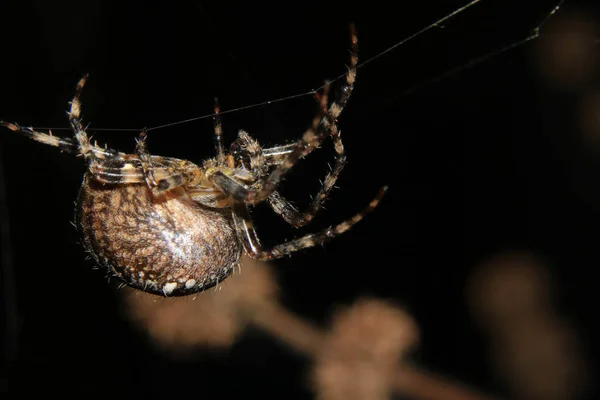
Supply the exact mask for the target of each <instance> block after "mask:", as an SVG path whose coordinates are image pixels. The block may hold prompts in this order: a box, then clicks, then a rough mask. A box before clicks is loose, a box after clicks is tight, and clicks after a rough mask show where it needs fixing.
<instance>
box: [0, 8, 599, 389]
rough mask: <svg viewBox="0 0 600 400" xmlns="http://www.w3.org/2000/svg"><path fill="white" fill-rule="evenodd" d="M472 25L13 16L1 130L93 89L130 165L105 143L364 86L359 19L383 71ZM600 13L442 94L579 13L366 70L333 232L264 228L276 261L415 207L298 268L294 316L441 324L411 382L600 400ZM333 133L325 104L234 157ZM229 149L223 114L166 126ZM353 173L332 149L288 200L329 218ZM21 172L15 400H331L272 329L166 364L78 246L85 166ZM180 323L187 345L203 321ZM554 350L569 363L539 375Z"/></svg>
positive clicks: (6, 22) (6, 315) (6, 235)
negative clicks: (48, 396) (335, 173)
mask: <svg viewBox="0 0 600 400" xmlns="http://www.w3.org/2000/svg"><path fill="white" fill-rule="evenodd" d="M465 3H466V2H460V1H429V2H426V3H423V2H420V3H419V2H416V1H413V2H404V3H403V4H402V5H401V6H398V5H395V6H393V7H392V6H391V5H388V4H386V3H384V2H364V3H363V4H358V5H350V4H348V3H346V2H335V1H332V2H326V3H323V2H302V3H298V4H293V5H291V4H284V3H281V4H279V5H267V4H259V3H254V2H246V3H245V4H242V5H239V4H232V3H226V2H221V3H219V2H201V1H180V2H142V1H131V2H125V3H123V2H111V1H97V0H91V1H86V2H75V1H59V2H43V1H18V2H17V1H14V2H13V1H3V2H2V3H0V16H1V18H0V19H1V23H0V52H1V56H0V57H1V59H2V60H1V61H2V62H1V64H0V69H1V72H2V73H0V118H2V119H4V120H7V121H15V122H19V123H20V124H22V125H32V126H37V127H67V119H66V115H65V111H66V109H67V107H68V101H69V100H70V99H71V97H72V95H73V91H74V87H75V84H76V82H77V80H78V79H79V78H80V77H81V76H82V74H84V73H89V74H90V80H89V81H88V84H87V86H86V88H85V90H84V94H83V98H82V100H83V109H84V111H83V114H84V118H85V121H86V122H87V123H89V124H90V128H89V130H88V132H89V133H91V134H93V136H94V138H95V139H96V140H98V142H99V143H108V145H109V147H112V148H115V149H119V150H122V151H126V152H131V151H133V149H134V144H135V142H134V137H135V136H136V135H137V133H136V132H128V131H124V132H118V131H116V132H105V131H98V132H95V131H94V128H133V129H140V128H142V127H154V126H158V125H162V124H167V123H170V122H176V121H180V120H184V119H188V118H193V117H197V116H202V115H207V114H210V113H211V112H212V107H213V99H214V97H215V96H217V97H218V98H219V100H220V103H221V107H222V110H223V111H226V110H228V109H234V108H237V107H243V106H247V105H249V104H254V103H259V102H264V101H268V100H273V99H278V98H281V97H285V96H289V95H293V94H298V93H303V92H307V91H309V90H311V89H313V88H316V87H319V86H321V85H322V84H323V82H324V80H325V79H332V78H335V77H337V76H339V75H341V74H343V73H344V72H345V70H346V69H345V65H346V64H347V63H348V60H349V54H348V49H349V47H350V42H349V24H350V23H351V22H354V23H355V24H356V27H357V31H358V38H359V59H360V60H361V61H364V60H367V59H369V58H371V57H373V56H375V55H377V54H378V53H380V52H381V51H383V50H385V49H387V48H389V47H390V46H392V45H394V44H396V43H397V42H399V41H400V40H402V39H403V38H405V37H407V36H409V35H411V34H413V33H415V32H417V31H418V30H420V29H421V28H423V27H425V26H427V25H429V24H430V23H432V22H434V21H435V20H437V19H439V18H441V17H443V16H445V15H447V14H449V13H450V12H452V11H454V10H455V9H456V8H458V7H460V6H462V5H464V4H465ZM594 3H595V2H592V1H588V2H586V1H580V0H573V1H569V2H567V3H566V4H565V5H564V7H562V8H561V9H560V11H559V12H558V13H557V14H556V15H555V16H554V17H553V18H552V19H550V20H549V21H548V22H547V23H546V24H545V25H544V26H543V28H542V30H541V36H540V38H539V39H537V40H534V41H531V42H529V43H528V44H525V45H523V46H520V47H518V48H516V49H514V50H511V51H510V52H506V53H504V54H502V55H499V56H496V57H493V58H491V59H489V60H487V61H485V62H482V63H480V64H478V65H476V66H474V67H473V68H470V69H467V70H464V71H462V72H460V73H458V74H454V75H452V76H450V77H448V78H445V79H442V80H440V81H436V82H432V83H430V84H428V82H430V81H431V80H432V79H434V80H435V78H436V77H438V76H442V75H444V74H445V73H447V72H448V71H451V70H452V69H453V68H456V67H458V66H461V65H464V64H465V63H467V62H469V61H470V60H473V59H476V58H478V57H479V56H482V55H485V54H488V53H489V52H491V51H494V50H496V49H499V48H502V47H504V46H506V45H509V44H511V43H515V42H518V41H520V40H522V39H524V38H526V37H528V36H529V35H530V34H531V31H532V29H533V28H535V27H536V26H537V25H538V24H539V23H541V22H542V21H543V20H544V18H545V17H546V16H547V14H548V13H549V12H550V11H551V10H552V8H553V7H554V6H555V5H556V2H555V1H552V0H549V1H546V0H544V1H542V0H538V1H529V2H527V3H526V5H525V4H524V3H523V2H520V1H516V0H514V1H513V0H510V1H502V2H498V1H496V2H494V1H485V0H484V1H481V3H480V4H477V5H476V6H473V7H472V8H470V9H469V10H467V11H465V12H464V13H462V14H460V15H459V16H457V17H455V18H453V19H452V20H450V21H448V22H447V23H445V24H443V26H440V27H439V28H436V29H433V30H431V31H429V32H427V33H425V34H423V35H422V36H419V37H418V38H416V39H415V40H413V41H411V42H409V43H407V44H404V45H402V46H400V47H398V48H396V49H394V50H393V51H392V52H389V53H387V54H385V55H384V56H382V57H380V58H378V59H376V60H374V61H372V62H370V63H369V64H367V65H365V66H364V68H361V69H359V71H358V77H357V83H356V88H355V92H354V94H353V96H352V98H351V100H350V102H349V104H348V106H347V108H346V110H345V111H344V113H343V114H342V116H341V118H340V123H339V125H340V128H341V130H342V135H343V139H344V144H345V147H346V151H347V155H348V165H347V167H346V169H345V170H344V172H343V174H342V176H341V177H340V179H339V181H338V186H339V187H340V188H339V190H336V191H334V193H333V195H332V197H331V199H330V201H329V202H328V203H327V210H326V211H323V212H322V213H320V215H319V217H318V218H317V219H315V221H314V223H313V224H312V226H310V227H307V228H306V229H302V230H300V231H296V230H294V229H293V228H290V227H288V226H286V224H285V223H284V222H282V221H281V220H280V219H279V218H278V217H277V216H275V215H274V214H273V213H272V212H271V211H270V210H269V209H268V207H262V206H259V207H257V208H256V209H255V210H254V214H253V215H254V218H255V223H256V226H257V229H258V231H259V234H260V235H261V237H262V238H263V242H264V243H266V244H269V243H270V244H274V243H278V242H281V241H283V240H284V239H289V238H292V237H294V236H296V235H300V234H302V233H307V232H311V231H314V230H317V229H322V228H324V227H327V226H329V225H332V224H334V223H336V222H338V221H341V220H343V219H345V218H347V217H349V216H351V215H352V214H353V213H355V212H356V211H358V210H360V209H361V208H362V207H363V206H364V205H365V204H366V203H368V202H369V201H370V199H371V198H372V197H373V196H374V195H375V193H376V192H377V190H378V188H379V187H380V186H382V185H384V184H389V185H390V190H389V192H388V195H387V196H386V197H385V199H384V201H383V202H382V203H381V205H380V207H379V209H378V210H377V211H376V212H375V213H373V214H372V215H370V216H369V217H368V218H366V219H365V220H364V221H363V222H361V223H360V224H359V225H357V226H356V227H355V228H353V229H352V230H351V231H349V232H347V233H346V234H344V235H343V236H341V237H339V238H337V239H336V240H334V241H333V242H331V243H329V244H328V245H326V246H325V247H324V248H316V249H311V250H307V251H303V252H300V253H298V254H296V255H295V256H294V257H292V258H289V259H288V258H286V259H283V260H280V261H277V262H275V263H273V264H274V265H273V271H274V274H275V278H274V279H276V280H277V282H278V285H279V300H280V302H281V304H282V305H283V306H285V308H286V309H287V310H289V311H290V312H293V313H294V314H295V315H298V316H301V317H302V318H303V319H304V320H307V321H310V322H312V323H314V324H317V325H321V326H323V327H326V326H327V324H328V323H329V321H330V320H331V318H332V315H334V314H335V312H336V310H338V309H339V308H340V307H344V306H348V305H351V304H353V303H354V302H355V301H356V300H357V299H358V298H360V297H362V296H370V297H375V298H381V299H386V300H389V301H392V302H394V303H395V304H399V305H401V306H402V307H403V309H404V310H406V312H407V313H408V314H410V315H411V317H412V318H413V319H414V322H415V324H416V326H418V330H419V332H420V333H419V335H420V336H419V343H420V344H419V346H418V347H417V348H416V349H415V350H413V351H412V353H411V355H410V358H409V360H410V363H411V364H412V365H417V366H419V367H421V368H425V369H427V370H431V371H433V372H435V373H438V374H440V375H442V376H445V377H447V378H449V379H452V380H456V381H459V382H462V383H463V384H465V385H467V386H469V387H472V388H474V389H477V390H481V391H483V392H486V393H490V394H494V395H497V396H499V397H507V398H509V397H514V398H531V399H535V398H546V399H548V398H551V397H544V396H545V395H544V394H543V393H555V394H557V396H556V397H554V398H557V399H561V398H562V399H592V398H596V397H597V395H598V388H597V387H596V386H595V385H594V379H592V378H590V377H593V376H594V375H595V374H596V373H597V368H598V364H597V361H596V360H598V352H599V344H600V343H599V342H598V340H597V338H598V337H599V336H600V332H599V331H598V327H597V324H595V322H596V320H597V315H598V313H597V307H598V304H600V302H599V301H600V298H599V295H598V283H597V282H596V281H595V279H594V278H593V276H595V275H594V271H595V270H596V269H597V266H598V265H599V264H600V247H599V245H598V244H599V243H600V79H599V78H600V64H599V63H598V49H599V47H598V37H599V35H598V26H599V22H600V16H599V14H598V12H599V7H598V5H597V4H594ZM398 7H400V9H401V12H398V11H396V8H398ZM338 87H339V82H338V85H334V86H333V87H332V91H333V93H335V91H336V89H337V88H338ZM315 112H316V106H315V102H314V100H313V99H312V98H311V96H304V97H301V98H298V99H293V100H288V101H283V102H278V103H275V104H271V105H263V106H260V107H255V108H249V109H246V110H243V111H236V112H232V113H228V114H224V115H223V125H224V130H225V138H226V140H227V141H229V142H230V141H233V140H234V139H235V138H236V135H237V131H238V130H239V129H244V130H246V131H248V132H249V133H250V134H251V135H252V136H253V137H255V138H256V139H258V140H259V142H260V143H261V144H263V146H269V145H275V144H282V143H289V142H291V141H293V140H295V139H297V138H298V137H300V135H301V134H302V133H303V132H304V130H305V129H306V128H307V127H308V126H309V124H310V122H311V121H312V118H313V116H314V114H315ZM53 132H54V134H56V135H69V134H70V132H69V131H62V130H54V131H53ZM212 132H213V127H212V119H211V118H206V119H202V120H198V121H195V122H192V123H186V124H180V125H177V126H173V127H169V128H164V129H158V130H155V131H152V132H150V134H149V139H148V146H149V150H150V152H151V153H153V154H157V155H163V156H172V157H178V158H182V159H188V160H191V161H194V162H200V161H201V160H202V159H204V158H206V157H211V156H212V155H213V152H214V149H213V144H212V143H213V142H212V139H213V138H212ZM333 154H334V152H333V151H332V149H331V146H329V145H328V144H326V145H324V146H323V150H322V151H319V152H315V153H313V154H312V155H311V156H310V157H309V158H307V159H306V160H304V161H303V162H302V163H301V164H300V165H299V166H298V168H297V169H296V170H294V172H293V173H292V174H291V175H290V176H289V178H288V179H287V180H286V181H285V183H284V185H283V186H282V193H283V194H284V195H285V196H286V197H289V198H292V199H294V200H295V201H296V204H297V205H298V206H299V207H302V206H303V205H306V204H308V201H309V199H310V197H309V195H310V194H313V193H316V191H317V190H318V188H319V178H322V177H323V176H324V175H325V173H326V171H327V162H328V161H331V160H332V157H333ZM0 156H1V157H2V160H1V164H0V165H1V169H2V176H0V179H1V180H2V181H1V182H0V185H1V190H2V192H3V193H2V194H3V204H2V207H3V210H2V214H1V218H2V228H3V231H2V233H3V237H2V240H3V242H2V285H3V287H2V289H1V290H0V293H1V296H0V297H1V298H2V306H3V308H2V311H1V312H2V325H0V326H2V327H3V330H2V331H1V332H0V333H1V334H2V335H3V338H2V339H3V343H4V348H3V350H2V351H3V353H2V354H3V357H2V361H3V362H2V375H1V376H0V379H1V380H0V385H1V386H0V390H2V391H4V392H5V393H7V394H8V395H10V396H14V397H20V396H22V395H23V394H24V393H27V392H29V391H34V390H38V388H39V387H44V388H45V389H44V390H46V391H47V392H48V393H65V392H73V393H79V394H87V393H107V394H108V393H113V392H118V393H126V394H130V395H137V396H140V397H141V396H148V397H154V396H156V397H159V396H160V397H164V396H167V395H174V394H194V395H202V396H211V395H218V396H219V397H220V398H236V397H238V396H240V395H250V396H259V395H260V396H264V397H280V398H281V397H283V398H290V399H292V398H293V399H296V398H297V399H306V398H313V397H314V393H315V390H314V389H313V388H312V387H311V384H310V379H309V376H310V374H311V370H312V365H313V364H312V361H311V359H310V358H307V357H305V356H303V355H302V354H300V353H299V352H297V351H295V350H294V349H292V348H290V347H289V346H288V345H286V344H285V343H283V342H281V341H278V340H274V339H273V338H272V337H271V336H270V335H268V334H265V333H264V332H263V331H262V330H260V329H255V328H250V329H247V330H245V331H244V332H243V333H240V334H239V335H238V336H237V340H236V341H235V342H233V343H230V344H228V345H227V346H221V347H218V348H215V347H214V346H195V345H194V346H193V347H188V346H187V343H183V344H182V343H179V345H178V344H177V340H174V339H170V340H168V343H167V344H165V343H164V341H162V342H161V338H160V335H159V336H156V335H153V331H152V329H150V328H149V325H148V324H144V323H140V322H139V321H140V318H138V317H139V315H138V317H136V315H137V314H136V313H142V311H140V310H138V309H136V308H135V307H136V306H135V304H134V303H131V302H128V300H127V299H128V297H127V296H123V293H124V291H123V290H119V289H117V286H118V284H117V283H116V282H114V281H112V282H110V283H107V280H106V279H105V273H104V272H103V271H98V270H94V269H93V268H92V267H93V263H92V262H91V261H89V260H86V259H85V253H84V252H83V250H82V248H81V246H80V245H79V244H78V240H79V238H78V236H77V233H76V232H75V230H74V228H73V226H72V225H71V224H70V221H72V220H73V215H74V207H73V202H74V201H75V199H76V197H77V192H78V189H79V185H80V183H81V179H82V175H83V172H84V165H83V163H82V162H81V160H79V159H77V158H75V157H72V156H70V155H65V154H60V152H58V151H57V150H56V149H54V148H50V147H47V146H43V145H41V144H37V143H34V142H33V141H31V140H27V139H24V138H23V137H19V136H17V135H13V134H11V133H10V132H9V131H7V130H2V132H1V133H0ZM218 295H219V293H217V292H214V291H211V292H209V293H208V296H218ZM180 301H181V302H183V304H186V305H190V304H193V303H192V302H193V301H194V300H192V299H189V298H188V299H180ZM156 303H158V304H160V303H161V302H160V301H158V302H155V304H156ZM192 308H193V307H192ZM167 314H169V313H167ZM169 315H173V314H169ZM180 315H181V319H180V320H179V321H177V319H175V320H174V321H168V322H165V324H168V325H175V324H177V323H178V322H181V321H183V320H185V321H188V319H193V318H198V316H199V315H200V318H201V314H200V313H195V312H193V311H192V312H190V313H187V314H185V313H182V314H180ZM132 316H133V317H132ZM141 319H142V320H144V319H143V318H141ZM201 321H202V320H201ZM157 323H158V324H159V325H160V322H157ZM549 332H552V333H556V335H555V336H552V335H551V336H552V337H548V336H547V335H548V333H549ZM557 332H558V333H557ZM536 335H537V336H536ZM545 335H546V336H545ZM192 336H193V335H192ZM535 343H548V344H547V346H542V347H543V348H542V349H541V350H539V352H538V353H536V352H535V351H538V350H535V351H534V349H532V347H535V346H532V345H531V344H535ZM182 349H183V350H182ZM528 351H529V353H528ZM548 354H551V356H548ZM548 365H550V366H557V367H558V368H557V369H555V370H552V368H548V370H545V369H543V368H542V367H543V366H548ZM515 371H516V372H515ZM527 374H531V379H529V380H528V379H527V378H523V377H524V376H529V375H527ZM521 378H522V379H521ZM519 379H521V380H523V381H525V382H521V381H520V380H519ZM539 382H541V383H539ZM556 382H558V383H557V387H556V388H547V387H546V388H542V389H539V390H537V389H536V390H537V391H536V390H533V389H531V388H532V387H537V386H536V385H541V386H544V383H556ZM565 388H566V389H565ZM544 390H546V392H544ZM540 393H542V394H540ZM396 396H398V397H396V398H412V397H410V396H404V397H403V395H402V394H397V395H396Z"/></svg>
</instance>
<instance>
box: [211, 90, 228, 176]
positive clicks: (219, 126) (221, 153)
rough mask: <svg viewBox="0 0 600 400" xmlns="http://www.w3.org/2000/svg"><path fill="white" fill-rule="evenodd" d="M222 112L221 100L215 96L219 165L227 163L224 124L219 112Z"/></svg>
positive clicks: (216, 143)
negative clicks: (224, 145)
mask: <svg viewBox="0 0 600 400" xmlns="http://www.w3.org/2000/svg"><path fill="white" fill-rule="evenodd" d="M220 112H221V107H220V106H219V100H218V99H217V98H216V97H215V114H214V115H215V116H214V118H213V119H214V126H215V148H216V151H217V165H224V164H225V150H224V148H223V125H222V124H221V116H220V115H219V113H220Z"/></svg>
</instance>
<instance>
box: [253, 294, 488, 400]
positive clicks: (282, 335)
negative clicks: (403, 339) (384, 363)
mask: <svg viewBox="0 0 600 400" xmlns="http://www.w3.org/2000/svg"><path fill="white" fill-rule="evenodd" d="M250 321H251V322H252V323H253V324H254V325H256V326H257V327H259V328H261V329H262V330H264V331H266V332H268V333H270V334H271V335H273V336H274V337H276V338H278V339H280V340H282V341H283V342H285V343H287V344H289V345H290V346H292V347H294V348H296V349H298V350H300V351H302V352H303V353H306V354H308V355H312V356H316V355H318V354H319V352H320V351H321V349H322V348H323V346H324V345H325V337H326V336H325V332H323V331H322V330H321V329H319V328H318V327H317V326H316V325H313V324H311V323H309V322H307V321H305V320H304V319H302V318H300V317H299V316H297V315H295V314H294V313H292V312H290V311H288V310H287V309H285V308H284V307H282V306H281V305H279V304H269V305H268V306H264V307H260V308H258V309H254V310H253V312H252V313H251V315H250ZM393 385H394V389H395V390H396V391H398V392H400V393H403V394H405V395H407V396H410V397H411V398H415V399H419V400H493V398H491V397H488V396H484V395H481V394H479V393H476V392H474V391H473V390H471V389H469V388H467V387H465V386H463V385H460V384H458V383H456V382H453V381H450V380H448V379H445V378H442V377H439V376H437V375H434V374H431V373H428V372H425V371H422V370H419V369H417V368H414V367H410V366H399V367H398V370H397V372H396V373H395V378H394V382H393Z"/></svg>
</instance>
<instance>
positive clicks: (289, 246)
mask: <svg viewBox="0 0 600 400" xmlns="http://www.w3.org/2000/svg"><path fill="white" fill-rule="evenodd" d="M386 191H387V187H383V188H382V189H381V190H380V191H379V193H378V194H377V196H376V197H375V198H374V199H373V200H371V202H370V203H369V205H368V206H367V207H366V208H365V209H364V210H362V211H361V212H359V213H357V214H356V215H354V216H353V217H352V218H350V219H348V220H346V221H344V222H342V223H340V224H337V225H335V226H333V227H330V228H328V229H325V230H323V231H321V232H317V233H312V234H308V235H306V236H303V237H300V238H298V239H294V240H290V241H288V242H285V243H281V244H278V245H276V246H274V247H273V248H271V249H263V247H262V246H261V244H260V242H259V240H258V236H257V234H256V231H255V229H254V226H253V225H252V220H251V219H250V214H249V212H248V208H247V206H246V205H244V204H240V203H238V204H236V206H235V208H234V211H233V220H234V224H235V228H236V232H237V235H238V238H239V239H240V240H241V241H242V243H243V244H244V249H245V250H246V252H247V253H248V255H249V256H250V257H252V258H256V259H258V260H274V259H277V258H281V257H284V256H286V255H289V254H291V253H294V252H296V251H298V250H302V249H307V248H309V247H314V246H317V245H321V244H324V243H326V242H328V241H330V240H331V239H333V238H334V237H336V236H338V235H340V234H342V233H344V232H346V231H347V230H348V229H350V228H352V226H354V225H355V224H357V223H358V222H359V221H360V220H362V219H363V218H364V217H365V215H367V214H368V213H370V212H371V211H373V210H374V209H375V208H376V207H377V206H378V205H379V202H380V201H381V199H382V197H383V195H384V194H385V192H386Z"/></svg>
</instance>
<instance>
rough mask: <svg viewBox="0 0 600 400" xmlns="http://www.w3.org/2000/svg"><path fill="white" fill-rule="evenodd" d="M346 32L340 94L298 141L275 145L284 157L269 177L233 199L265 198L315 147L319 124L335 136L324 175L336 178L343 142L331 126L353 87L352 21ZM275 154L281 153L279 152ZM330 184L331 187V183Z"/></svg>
mask: <svg viewBox="0 0 600 400" xmlns="http://www.w3.org/2000/svg"><path fill="white" fill-rule="evenodd" d="M350 34H351V41H352V50H351V57H350V65H349V66H348V72H347V73H346V81H345V83H344V86H343V87H342V89H341V90H340V95H339V97H338V99H337V100H336V101H334V102H333V103H332V104H331V106H330V107H329V109H328V110H327V111H326V112H324V113H323V112H321V114H320V115H319V118H318V122H317V124H316V125H315V124H314V123H313V126H312V128H310V129H309V130H307V131H306V132H305V133H304V135H303V137H302V139H301V140H300V141H298V142H296V143H295V144H294V145H292V146H291V147H287V148H286V147H285V146H278V148H279V151H280V152H279V153H277V154H281V151H282V150H283V151H285V153H286V155H285V157H283V159H282V160H281V162H280V163H279V164H277V166H276V167H275V169H274V170H273V171H272V172H271V174H270V175H269V177H268V178H267V179H266V180H265V182H264V184H263V186H262V188H260V189H259V190H257V191H249V192H248V193H247V195H246V196H245V198H244V199H240V198H236V200H243V201H244V202H246V203H250V204H256V203H259V202H261V201H263V200H265V199H266V198H268V197H269V196H270V195H271V194H272V193H273V192H274V191H275V189H276V188H277V186H278V185H279V182H280V181H281V180H282V178H283V177H284V176H285V174H286V173H287V172H288V171H289V170H290V169H292V167H293V166H294V165H295V164H296V162H297V161H298V160H299V159H300V158H302V157H304V156H306V155H308V154H309V153H311V152H312V151H313V150H314V149H315V148H317V147H318V146H319V145H320V143H321V141H322V140H323V139H324V136H325V135H324V134H323V133H322V130H323V128H324V129H325V130H327V131H331V134H332V136H333V137H334V140H335V146H336V152H337V153H338V155H339V157H338V160H337V164H336V167H335V168H334V170H333V172H334V173H333V174H330V175H328V177H329V178H330V179H331V180H333V182H335V179H337V175H336V173H335V171H337V174H339V172H340V171H341V168H343V164H344V163H345V156H343V146H342V142H341V138H340V135H339V130H338V129H337V127H336V126H335V120H336V119H337V118H338V117H339V116H340V114H341V113H342V111H343V109H344V107H345V106H346V103H347V102H348V99H349V98H350V95H351V94H352V91H353V90H354V82H355V81H356V67H357V65H358V37H357V35H356V29H355V28H354V25H352V26H351V32H350ZM328 91H329V85H326V86H325V87H324V90H323V94H322V95H321V97H320V100H321V103H322V104H325V105H326V104H327V95H328ZM325 108H326V106H325ZM336 136H337V139H336ZM271 154H275V153H271ZM278 157H282V156H281V155H279V156H278ZM338 165H339V169H338ZM326 179H327V178H326ZM331 187H333V184H332V186H331ZM323 190H324V193H325V195H326V194H327V193H328V192H329V191H330V190H331V188H327V187H324V188H323ZM241 193H243V192H242V191H239V192H238V193H237V194H241ZM317 199H318V197H317ZM323 200H324V198H323ZM291 209H293V208H291ZM291 209H290V210H291Z"/></svg>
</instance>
